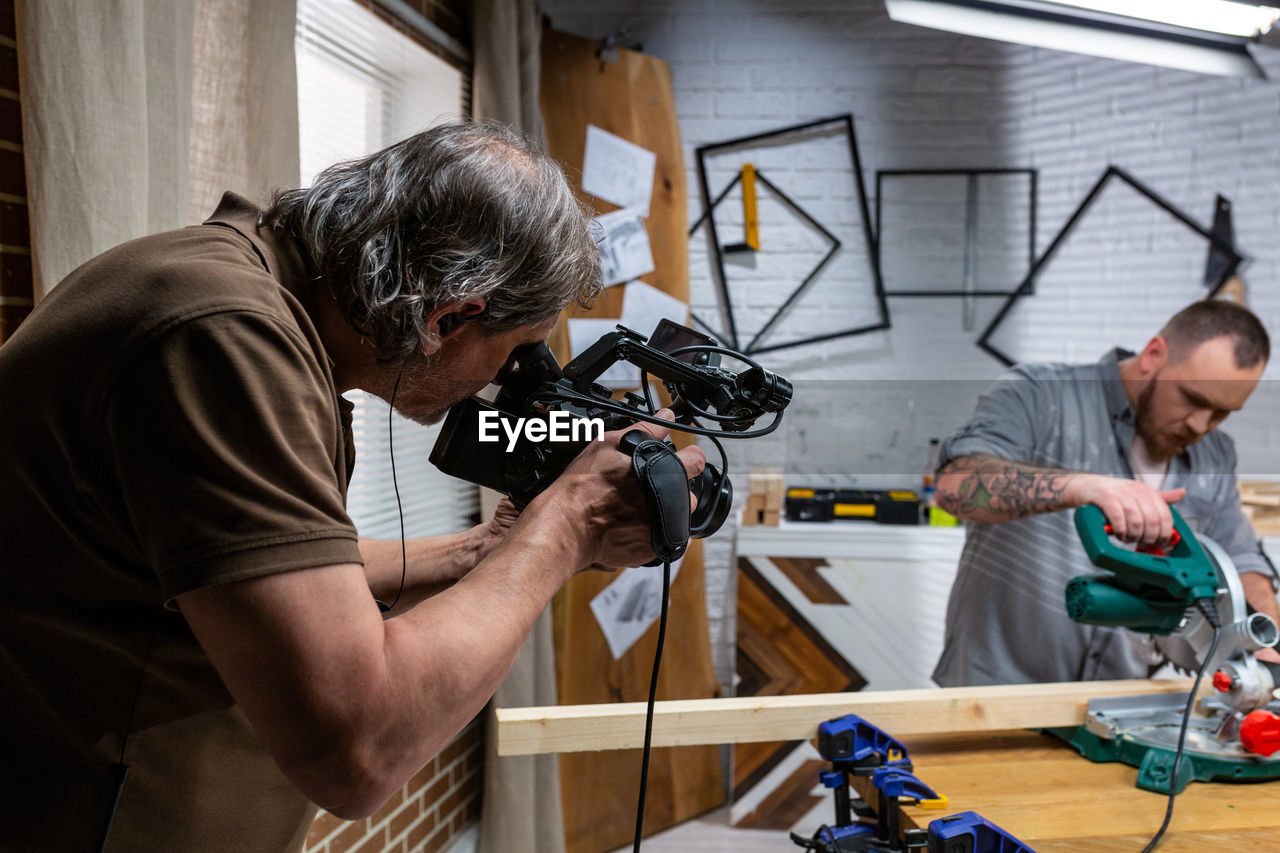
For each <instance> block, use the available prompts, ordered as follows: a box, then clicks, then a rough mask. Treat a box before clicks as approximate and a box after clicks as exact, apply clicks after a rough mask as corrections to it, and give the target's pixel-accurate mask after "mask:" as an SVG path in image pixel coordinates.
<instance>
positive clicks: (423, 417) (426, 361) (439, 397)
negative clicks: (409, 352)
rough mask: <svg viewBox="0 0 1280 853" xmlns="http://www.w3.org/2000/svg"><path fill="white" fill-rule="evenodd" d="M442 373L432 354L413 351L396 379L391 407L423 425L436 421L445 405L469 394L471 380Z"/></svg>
mask: <svg viewBox="0 0 1280 853" xmlns="http://www.w3.org/2000/svg"><path fill="white" fill-rule="evenodd" d="M442 373H443V371H442V370H440V369H439V359H438V358H437V357H436V356H434V355H432V356H428V355H426V354H425V353H417V354H415V355H414V356H413V357H412V358H411V359H410V360H409V361H408V362H406V363H405V365H404V366H403V367H402V368H401V370H400V374H399V377H398V378H397V380H396V383H397V387H396V388H395V390H393V392H392V395H391V396H392V401H393V407H394V408H395V410H396V411H397V412H399V413H400V414H401V415H403V416H404V417H406V418H408V419H409V420H411V421H414V422H416V423H419V424H422V425H423V426H432V425H433V424H437V423H439V422H440V421H441V420H442V419H443V418H444V416H445V415H446V414H448V412H449V409H451V408H453V407H454V406H455V405H456V404H458V403H460V402H462V401H463V400H465V399H466V398H467V397H470V396H471V395H472V393H473V391H472V385H473V384H474V383H471V382H469V381H467V380H455V379H450V378H448V377H445V376H443V375H442Z"/></svg>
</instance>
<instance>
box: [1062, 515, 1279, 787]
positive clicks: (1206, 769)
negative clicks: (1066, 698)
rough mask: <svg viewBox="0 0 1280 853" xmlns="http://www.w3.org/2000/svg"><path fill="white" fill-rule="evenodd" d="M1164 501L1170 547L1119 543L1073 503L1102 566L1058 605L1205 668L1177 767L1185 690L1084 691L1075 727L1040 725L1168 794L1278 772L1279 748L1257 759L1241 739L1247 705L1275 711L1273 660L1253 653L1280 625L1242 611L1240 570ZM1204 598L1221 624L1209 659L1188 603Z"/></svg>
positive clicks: (1191, 667)
mask: <svg viewBox="0 0 1280 853" xmlns="http://www.w3.org/2000/svg"><path fill="white" fill-rule="evenodd" d="M1170 509H1171V510H1173V520H1174V529H1175V530H1177V531H1179V533H1180V534H1181V542H1180V543H1179V545H1178V547H1177V548H1175V549H1174V551H1173V552H1172V553H1170V554H1164V553H1159V552H1157V553H1152V552H1138V551H1131V550H1128V549H1126V548H1124V547H1122V546H1120V545H1118V544H1117V543H1115V542H1114V541H1111V540H1110V539H1109V537H1108V536H1107V528H1106V518H1105V516H1104V515H1103V514H1102V511H1101V510H1100V509H1098V508H1097V507H1095V506H1085V507H1080V508H1079V509H1078V510H1076V516H1075V521H1076V529H1077V531H1079V533H1080V537H1081V541H1082V542H1083V544H1084V546H1085V551H1086V553H1088V555H1089V559H1090V560H1091V561H1092V562H1093V563H1094V565H1097V566H1099V567H1100V568H1104V569H1106V570H1107V571H1108V572H1110V573H1112V574H1108V575H1097V576H1092V577H1089V578H1076V579H1074V580H1073V581H1072V582H1071V585H1069V586H1068V593H1067V611H1068V613H1069V614H1070V615H1071V617H1072V618H1073V619H1075V620H1076V621H1078V622H1082V623H1086V624H1097V625H1110V626H1117V627H1126V628H1129V629H1132V630H1139V631H1145V632H1148V633H1152V634H1154V635H1155V636H1154V639H1155V645H1156V648H1158V649H1159V650H1160V651H1161V652H1162V653H1163V654H1164V656H1165V657H1167V658H1168V660H1169V661H1170V662H1171V663H1173V664H1174V665H1175V666H1177V667H1178V668H1180V669H1182V670H1184V671H1187V672H1196V671H1198V670H1200V669H1201V667H1203V668H1204V670H1205V672H1206V674H1208V675H1209V676H1210V677H1212V679H1213V684H1214V687H1215V689H1216V692H1215V693H1212V694H1210V695H1209V696H1207V697H1205V698H1202V699H1201V700H1200V702H1199V708H1198V712H1197V713H1196V714H1194V715H1193V716H1192V717H1191V718H1190V720H1189V721H1188V722H1187V739H1186V744H1185V746H1184V749H1183V754H1182V760H1181V763H1180V766H1179V767H1178V769H1177V773H1176V774H1175V773H1174V767H1173V761H1174V755H1175V754H1176V751H1177V746H1178V734H1179V730H1180V728H1181V726H1182V717H1183V712H1184V710H1185V708H1186V704H1187V698H1188V694H1187V693H1169V694H1163V695H1143V696H1120V697H1108V698H1100V699H1094V700H1091V701H1090V702H1089V708H1088V712H1087V715H1086V717H1085V724H1084V725H1083V726H1072V727H1064V728H1055V729H1048V730H1047V731H1049V732H1050V733H1051V734H1054V735H1056V736H1057V737H1060V738H1062V739H1063V740H1065V741H1067V742H1068V743H1070V744H1071V745H1072V746H1074V747H1075V748H1076V749H1078V750H1079V751H1080V753H1081V755H1084V756H1085V757H1087V758H1090V759H1092V760H1094V761H1123V762H1124V763H1126V764H1130V765H1133V766H1134V767H1137V768H1138V787H1139V788H1143V789H1145V790H1149V791H1158V792H1160V793H1167V792H1168V791H1169V789H1170V787H1171V785H1172V787H1173V790H1174V791H1175V792H1179V791H1181V790H1182V789H1183V788H1185V787H1186V785H1187V783H1188V782H1192V781H1201V782H1207V781H1211V780H1217V781H1240V782H1243V781H1265V780H1269V779H1277V778H1280V752H1277V753H1273V757H1266V756H1264V755H1261V754H1258V753H1257V752H1253V751H1250V750H1248V749H1246V748H1245V747H1244V745H1243V744H1242V742H1241V724H1242V721H1243V720H1245V717H1246V715H1247V714H1249V713H1250V712H1251V711H1255V710H1258V709H1266V710H1268V711H1271V712H1280V701H1277V700H1275V698H1274V694H1275V692H1276V687H1277V686H1278V684H1280V678H1277V676H1278V675H1280V667H1277V666H1276V665H1273V664H1263V663H1260V662H1259V661H1258V660H1257V658H1256V657H1254V654H1253V653H1254V652H1255V651H1257V650H1258V649H1260V648H1264V647H1271V646H1274V645H1276V642H1277V639H1278V638H1280V631H1278V630H1277V627H1276V624H1275V622H1273V621H1272V619H1271V617H1269V616H1267V615H1265V614H1262V613H1249V610H1248V605H1247V604H1246V602H1245V598H1244V588H1243V587H1242V586H1241V584H1240V577H1239V573H1238V572H1237V570H1236V567H1235V564H1234V563H1232V561H1231V558H1230V556H1228V555H1227V553H1226V552H1225V551H1224V550H1223V549H1222V547H1221V546H1220V545H1218V544H1217V543H1216V542H1214V541H1213V540H1211V539H1208V538H1203V537H1199V538H1198V537H1196V536H1195V534H1194V533H1193V532H1192V531H1191V530H1190V528H1189V527H1188V526H1187V525H1186V523H1185V522H1184V521H1183V520H1182V518H1181V516H1180V515H1179V514H1178V511H1177V509H1175V508H1173V507H1170ZM1085 582H1087V583H1085ZM1112 590H1114V591H1115V592H1117V593H1119V595H1112ZM1099 591H1101V593H1102V594H1101V595H1099V594H1098V593H1099ZM1207 597H1212V598H1213V601H1214V605H1215V607H1216V610H1217V614H1218V622H1219V624H1220V625H1221V629H1220V630H1221V634H1220V637H1219V641H1218V648H1217V651H1216V652H1215V653H1214V654H1213V659H1212V660H1207V659H1206V658H1207V657H1208V655H1209V650H1210V649H1211V648H1212V644H1213V632H1214V628H1213V625H1212V624H1210V622H1209V620H1208V619H1207V618H1206V617H1205V615H1204V614H1203V613H1202V612H1201V611H1200V609H1199V608H1198V607H1196V606H1194V605H1195V603H1196V601H1197V600H1200V599H1204V598H1207ZM1135 602H1140V603H1141V606H1139V605H1137V604H1135ZM1178 611H1181V615H1178ZM1153 614H1155V615H1156V618H1153ZM1246 727H1247V724H1246Z"/></svg>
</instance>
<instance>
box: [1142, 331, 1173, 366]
mask: <svg viewBox="0 0 1280 853" xmlns="http://www.w3.org/2000/svg"><path fill="white" fill-rule="evenodd" d="M1168 363H1169V342H1168V341H1166V340H1165V339H1164V336H1163V335H1156V336H1155V337H1154V338H1152V339H1151V340H1149V341H1147V345H1146V346H1145V347H1143V348H1142V352H1141V353H1139V354H1138V366H1139V367H1140V368H1142V374H1143V375H1144V376H1147V375H1150V374H1152V373H1154V372H1155V371H1157V370H1160V369H1162V368H1163V367H1164V366H1165V365H1167V364H1168Z"/></svg>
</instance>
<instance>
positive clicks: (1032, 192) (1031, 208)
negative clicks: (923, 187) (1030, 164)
mask: <svg viewBox="0 0 1280 853" xmlns="http://www.w3.org/2000/svg"><path fill="white" fill-rule="evenodd" d="M955 175H962V176H965V177H970V178H973V177H977V176H979V175H1026V176H1027V177H1028V179H1029V182H1028V202H1029V205H1028V208H1027V211H1028V222H1027V268H1028V269H1030V268H1031V265H1032V264H1034V263H1035V261H1036V207H1037V190H1036V184H1037V181H1038V179H1039V171H1038V170H1036V169H884V170H881V171H878V172H876V246H875V251H876V266H878V267H880V269H881V271H882V274H883V269H884V267H883V266H881V264H880V241H881V240H883V239H884V227H883V226H882V225H881V223H880V213H881V199H883V198H884V193H883V192H882V190H883V187H884V179H885V178H900V177H921V176H924V177H944V176H955ZM969 201H972V199H969ZM1013 292H1014V291H1010V290H946V289H939V290H889V289H886V290H885V296H888V297H890V298H893V297H916V298H920V297H930V296H1004V297H1008V296H1009V294H1010V293H1013Z"/></svg>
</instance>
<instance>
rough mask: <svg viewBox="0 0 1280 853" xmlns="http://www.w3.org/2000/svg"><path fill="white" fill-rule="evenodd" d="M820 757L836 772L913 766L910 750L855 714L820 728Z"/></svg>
mask: <svg viewBox="0 0 1280 853" xmlns="http://www.w3.org/2000/svg"><path fill="white" fill-rule="evenodd" d="M818 754H819V755H821V756H822V757H823V758H824V759H826V760H827V761H830V762H832V764H833V765H835V767H836V768H837V769H841V767H843V768H844V769H846V770H852V769H853V768H856V767H868V766H877V767H878V766H905V767H908V768H910V766H911V761H910V759H909V758H908V757H907V747H906V746H905V745H904V744H903V743H902V742H901V741H899V740H898V739H896V738H894V737H892V736H890V735H889V734H888V733H886V732H885V731H883V730H882V729H880V728H877V727H876V726H873V725H872V724H871V723H868V722H867V721H866V720H864V719H862V718H861V717H859V716H857V715H856V714H846V715H845V716H843V717H837V718H836V719H834V720H827V721H826V722H825V723H820V724H819V725H818ZM828 787H832V786H830V785H828Z"/></svg>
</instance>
